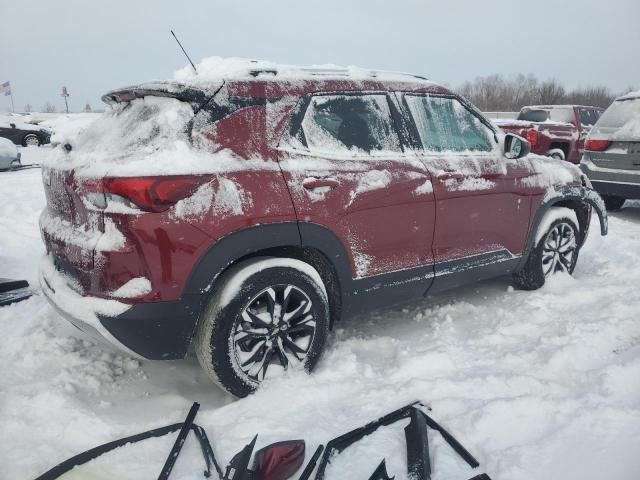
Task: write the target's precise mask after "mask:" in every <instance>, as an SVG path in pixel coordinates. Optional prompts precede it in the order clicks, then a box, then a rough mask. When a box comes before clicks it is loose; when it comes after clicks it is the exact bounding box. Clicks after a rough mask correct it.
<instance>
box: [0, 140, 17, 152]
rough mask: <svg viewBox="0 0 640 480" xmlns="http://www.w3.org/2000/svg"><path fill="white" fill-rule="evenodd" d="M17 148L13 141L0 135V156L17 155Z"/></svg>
mask: <svg viewBox="0 0 640 480" xmlns="http://www.w3.org/2000/svg"><path fill="white" fill-rule="evenodd" d="M17 156H18V148H17V147H16V146H15V145H14V143H13V142H12V141H11V140H9V139H7V138H2V137H0V157H17Z"/></svg>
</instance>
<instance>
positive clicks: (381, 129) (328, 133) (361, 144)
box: [298, 94, 402, 155]
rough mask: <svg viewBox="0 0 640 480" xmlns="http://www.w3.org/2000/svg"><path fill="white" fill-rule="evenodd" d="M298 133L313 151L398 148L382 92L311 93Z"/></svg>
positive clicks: (365, 151) (358, 151)
mask: <svg viewBox="0 0 640 480" xmlns="http://www.w3.org/2000/svg"><path fill="white" fill-rule="evenodd" d="M302 133H303V134H304V141H305V142H306V145H307V147H308V148H309V150H310V151H312V152H314V153H329V154H345V153H347V154H355V155H362V154H365V155H376V154H384V152H400V151H402V149H401V147H400V140H399V138H398V134H397V132H396V130H395V127H394V124H393V119H392V117H391V111H390V109H389V103H388V101H387V97H386V95H384V94H373V95H318V96H314V97H312V98H311V101H310V103H309V106H308V108H307V111H306V113H305V116H304V119H303V121H302ZM298 138H299V139H300V137H298Z"/></svg>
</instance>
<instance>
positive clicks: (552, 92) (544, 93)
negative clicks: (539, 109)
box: [539, 79, 566, 105]
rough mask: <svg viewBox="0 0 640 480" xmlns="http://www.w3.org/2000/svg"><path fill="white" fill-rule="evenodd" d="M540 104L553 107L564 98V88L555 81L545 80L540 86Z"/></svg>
mask: <svg viewBox="0 0 640 480" xmlns="http://www.w3.org/2000/svg"><path fill="white" fill-rule="evenodd" d="M539 92H540V94H539V95H540V103H541V104H543V105H555V104H558V103H559V102H561V101H562V100H564V99H565V98H566V95H565V91H564V87H563V86H562V85H560V84H559V83H558V82H557V81H556V80H553V79H552V80H545V81H544V82H542V83H541V84H540V88H539Z"/></svg>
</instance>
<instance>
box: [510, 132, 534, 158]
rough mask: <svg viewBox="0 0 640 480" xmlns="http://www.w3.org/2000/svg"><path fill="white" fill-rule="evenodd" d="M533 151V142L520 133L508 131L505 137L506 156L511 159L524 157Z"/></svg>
mask: <svg viewBox="0 0 640 480" xmlns="http://www.w3.org/2000/svg"><path fill="white" fill-rule="evenodd" d="M530 152H531V144H530V143H529V142H527V141H526V140H525V139H524V138H522V137H519V136H518V135H513V134H511V133H507V134H506V135H505V137H504V156H505V157H507V158H508V159H510V160H515V159H516V158H522V157H525V156H527V155H529V153H530Z"/></svg>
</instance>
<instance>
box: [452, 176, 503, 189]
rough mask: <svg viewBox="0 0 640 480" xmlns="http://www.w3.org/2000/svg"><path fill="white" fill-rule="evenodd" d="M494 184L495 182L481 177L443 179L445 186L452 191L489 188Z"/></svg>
mask: <svg viewBox="0 0 640 480" xmlns="http://www.w3.org/2000/svg"><path fill="white" fill-rule="evenodd" d="M495 185H496V184H495V182H492V181H491V180H487V179H486V178H481V177H464V178H462V179H461V180H458V179H456V178H448V179H446V180H445V181H444V186H445V188H446V189H447V190H449V191H453V192H460V191H478V190H489V189H490V188H493V187H495Z"/></svg>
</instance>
